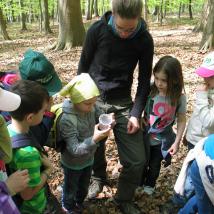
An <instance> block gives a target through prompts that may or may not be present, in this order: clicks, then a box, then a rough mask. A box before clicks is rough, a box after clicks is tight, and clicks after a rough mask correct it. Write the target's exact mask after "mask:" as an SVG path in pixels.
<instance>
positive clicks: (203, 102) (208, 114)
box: [186, 51, 214, 149]
mask: <svg viewBox="0 0 214 214" xmlns="http://www.w3.org/2000/svg"><path fill="white" fill-rule="evenodd" d="M196 74H198V75H199V76H200V77H202V78H204V82H205V84H203V85H200V86H199V87H198V88H197V91H196V103H195V108H194V111H193V114H192V116H191V118H190V120H189V123H188V126H187V131H186V140H187V144H188V147H189V149H191V148H193V147H194V146H195V145H196V143H197V142H198V141H200V140H201V139H202V138H204V137H207V136H208V135H209V134H212V133H214V80H213V79H214V51H213V52H211V53H210V54H208V55H207V56H206V57H205V59H204V61H203V63H202V65H201V66H200V67H199V68H198V69H197V70H196ZM195 124H197V125H195Z"/></svg>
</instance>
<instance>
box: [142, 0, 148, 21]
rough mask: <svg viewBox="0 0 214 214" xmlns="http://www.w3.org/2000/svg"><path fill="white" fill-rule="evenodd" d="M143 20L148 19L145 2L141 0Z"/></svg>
mask: <svg viewBox="0 0 214 214" xmlns="http://www.w3.org/2000/svg"><path fill="white" fill-rule="evenodd" d="M143 18H144V20H145V21H147V19H148V14H147V0H143Z"/></svg>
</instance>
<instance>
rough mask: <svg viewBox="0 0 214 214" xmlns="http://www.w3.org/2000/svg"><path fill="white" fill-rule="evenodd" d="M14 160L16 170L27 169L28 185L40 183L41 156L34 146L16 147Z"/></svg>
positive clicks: (32, 185)
mask: <svg viewBox="0 0 214 214" xmlns="http://www.w3.org/2000/svg"><path fill="white" fill-rule="evenodd" d="M14 161H15V164H16V170H24V169H27V170H28V173H29V177H30V181H29V183H28V185H29V187H36V186H38V185H39V184H40V182H41V177H40V167H41V157H40V153H39V152H38V150H37V149H36V148H34V147H31V146H28V147H25V148H21V149H18V150H17V151H16V153H15V157H14Z"/></svg>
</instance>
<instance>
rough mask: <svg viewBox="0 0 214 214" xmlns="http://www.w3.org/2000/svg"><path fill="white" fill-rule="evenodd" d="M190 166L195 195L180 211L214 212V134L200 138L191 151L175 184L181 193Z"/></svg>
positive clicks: (182, 213)
mask: <svg viewBox="0 0 214 214" xmlns="http://www.w3.org/2000/svg"><path fill="white" fill-rule="evenodd" d="M188 166H190V177H191V179H192V183H193V186H194V189H195V195H194V196H192V197H191V198H190V199H189V201H188V202H187V203H186V204H185V206H184V207H183V208H182V209H180V210H179V212H178V213H179V214H186V213H195V214H196V213H198V214H205V213H206V214H212V213H213V211H214V194H213V192H214V174H213V171H214V134H212V135H209V136H208V137H207V138H205V139H202V140H200V141H199V142H198V143H197V144H196V146H195V147H194V149H192V150H190V151H189V153H188V155H187V157H186V159H185V161H184V164H183V166H182V169H181V172H180V174H179V177H178V179H177V181H176V184H175V191H176V192H177V193H180V195H183V192H184V184H185V178H186V176H185V175H186V173H187V169H188Z"/></svg>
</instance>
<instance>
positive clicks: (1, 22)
mask: <svg viewBox="0 0 214 214" xmlns="http://www.w3.org/2000/svg"><path fill="white" fill-rule="evenodd" d="M0 27H1V32H2V36H3V38H4V40H10V37H9V36H8V33H7V30H6V28H7V26H6V22H5V20H4V15H3V12H2V9H1V7H0Z"/></svg>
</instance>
